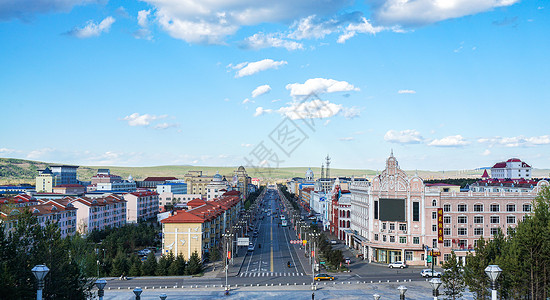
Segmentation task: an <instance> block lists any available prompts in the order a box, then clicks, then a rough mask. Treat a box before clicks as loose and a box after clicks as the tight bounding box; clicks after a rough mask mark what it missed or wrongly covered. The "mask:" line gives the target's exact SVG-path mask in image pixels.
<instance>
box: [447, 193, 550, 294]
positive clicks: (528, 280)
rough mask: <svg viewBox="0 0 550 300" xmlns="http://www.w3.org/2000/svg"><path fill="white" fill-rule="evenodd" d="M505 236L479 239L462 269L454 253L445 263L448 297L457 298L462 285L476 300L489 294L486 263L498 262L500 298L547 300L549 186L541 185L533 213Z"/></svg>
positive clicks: (549, 273) (549, 279) (549, 286)
mask: <svg viewBox="0 0 550 300" xmlns="http://www.w3.org/2000/svg"><path fill="white" fill-rule="evenodd" d="M508 233H509V234H508V235H507V236H504V234H502V233H501V232H498V233H497V234H496V235H495V236H494V238H493V239H492V240H484V239H483V238H482V239H480V240H478V242H477V245H476V247H475V255H469V256H468V257H467V258H466V265H465V266H464V269H463V270H461V266H459V265H458V263H457V261H456V257H455V256H454V253H453V254H452V258H451V259H450V260H448V261H447V262H446V263H445V264H444V265H443V268H445V269H446V270H447V271H446V272H445V273H444V275H443V277H442V281H443V288H444V291H445V293H446V294H447V295H448V296H449V298H450V299H460V298H461V295H462V293H463V291H464V288H465V286H467V287H468V289H469V290H470V291H471V292H473V293H474V295H475V297H476V299H486V298H488V297H489V296H490V287H491V282H490V280H489V277H488V276H487V275H486V274H485V268H486V267H487V266H488V265H498V266H499V267H500V268H501V269H502V274H501V275H500V277H499V278H498V284H499V288H498V290H499V294H500V299H547V298H548V297H549V296H550V189H549V188H544V189H542V190H541V192H539V195H538V196H537V198H536V199H535V200H534V203H533V213H532V214H531V215H530V216H529V217H527V218H526V219H525V220H524V221H522V222H520V223H519V224H518V225H517V227H516V228H515V230H514V231H510V230H509V231H508Z"/></svg>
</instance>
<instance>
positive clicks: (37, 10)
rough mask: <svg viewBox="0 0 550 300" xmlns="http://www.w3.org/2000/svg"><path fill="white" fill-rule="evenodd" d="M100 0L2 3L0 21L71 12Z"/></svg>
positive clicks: (30, 0)
mask: <svg viewBox="0 0 550 300" xmlns="http://www.w3.org/2000/svg"><path fill="white" fill-rule="evenodd" d="M98 2H100V1H99V0H56V1H52V0H12V1H0V20H10V19H20V20H24V21H26V20H29V19H31V18H32V17H33V16H34V15H35V14H43V13H53V12H69V11H70V10H71V9H72V8H73V7H74V6H77V5H86V4H90V3H98Z"/></svg>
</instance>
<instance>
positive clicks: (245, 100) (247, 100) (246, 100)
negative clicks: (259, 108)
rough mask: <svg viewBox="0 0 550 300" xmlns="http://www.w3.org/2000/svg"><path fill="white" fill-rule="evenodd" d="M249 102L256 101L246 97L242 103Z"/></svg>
mask: <svg viewBox="0 0 550 300" xmlns="http://www.w3.org/2000/svg"><path fill="white" fill-rule="evenodd" d="M247 103H254V101H253V100H250V99H248V98H246V99H244V100H243V102H242V104H247Z"/></svg>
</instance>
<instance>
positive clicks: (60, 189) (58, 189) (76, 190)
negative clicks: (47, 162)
mask: <svg viewBox="0 0 550 300" xmlns="http://www.w3.org/2000/svg"><path fill="white" fill-rule="evenodd" d="M53 192H54V193H56V194H64V195H82V194H84V193H86V187H85V186H83V185H80V184H60V185H56V186H54V187H53Z"/></svg>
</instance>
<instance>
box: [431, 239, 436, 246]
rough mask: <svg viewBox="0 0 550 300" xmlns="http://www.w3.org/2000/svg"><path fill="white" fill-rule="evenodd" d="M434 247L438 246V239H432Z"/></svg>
mask: <svg viewBox="0 0 550 300" xmlns="http://www.w3.org/2000/svg"><path fill="white" fill-rule="evenodd" d="M432 248H437V239H432Z"/></svg>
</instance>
